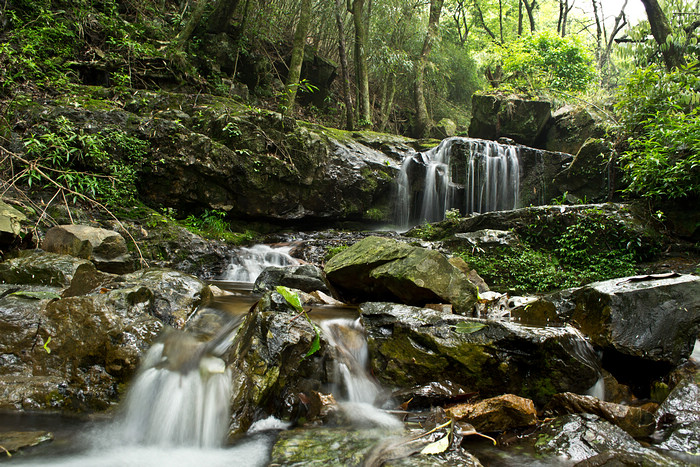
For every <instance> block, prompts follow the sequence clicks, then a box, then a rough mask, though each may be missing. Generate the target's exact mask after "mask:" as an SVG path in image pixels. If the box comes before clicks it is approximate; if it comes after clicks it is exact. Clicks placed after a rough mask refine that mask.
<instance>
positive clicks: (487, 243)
mask: <svg viewBox="0 0 700 467" xmlns="http://www.w3.org/2000/svg"><path fill="white" fill-rule="evenodd" d="M518 244H520V238H518V236H517V235H516V234H515V233H513V232H512V231H510V230H495V229H482V230H477V231H474V232H465V233H456V234H455V235H454V236H453V237H451V238H449V239H448V242H447V245H448V246H449V247H451V248H453V247H455V246H461V247H471V248H481V249H484V250H490V249H494V248H498V247H502V246H506V247H512V246H515V245H518Z"/></svg>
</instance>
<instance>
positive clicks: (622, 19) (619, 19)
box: [600, 0, 628, 71]
mask: <svg viewBox="0 0 700 467" xmlns="http://www.w3.org/2000/svg"><path fill="white" fill-rule="evenodd" d="M627 1H628V0H625V3H623V5H622V8H620V14H618V15H617V16H616V17H615V25H614V26H613V29H612V32H611V33H610V36H609V37H607V38H606V44H605V50H604V51H603V55H602V56H601V57H600V70H601V71H603V70H604V69H605V68H606V67H607V65H608V61H609V60H610V53H611V52H612V45H613V41H614V40H615V36H617V34H618V33H619V32H620V31H622V29H623V28H624V27H625V25H626V24H627V17H626V16H625V7H626V6H627Z"/></svg>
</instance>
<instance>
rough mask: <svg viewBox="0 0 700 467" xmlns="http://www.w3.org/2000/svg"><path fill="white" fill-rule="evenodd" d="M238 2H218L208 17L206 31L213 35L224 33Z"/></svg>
mask: <svg viewBox="0 0 700 467" xmlns="http://www.w3.org/2000/svg"><path fill="white" fill-rule="evenodd" d="M238 3H239V0H218V1H217V2H216V5H215V6H214V11H213V12H212V14H211V16H210V17H209V24H207V30H208V31H209V32H213V33H219V32H226V29H228V24H229V21H231V17H232V16H233V14H234V13H235V12H236V8H238Z"/></svg>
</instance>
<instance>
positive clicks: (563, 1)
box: [557, 0, 576, 37]
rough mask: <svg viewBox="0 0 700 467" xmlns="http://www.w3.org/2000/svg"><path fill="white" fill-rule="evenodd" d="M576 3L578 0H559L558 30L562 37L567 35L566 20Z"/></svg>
mask: <svg viewBox="0 0 700 467" xmlns="http://www.w3.org/2000/svg"><path fill="white" fill-rule="evenodd" d="M574 3H576V0H571V4H569V0H559V18H558V19H557V32H558V33H559V34H560V35H561V37H566V22H567V19H568V17H569V13H570V12H571V10H572V9H573V8H574Z"/></svg>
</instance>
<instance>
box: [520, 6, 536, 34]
mask: <svg viewBox="0 0 700 467" xmlns="http://www.w3.org/2000/svg"><path fill="white" fill-rule="evenodd" d="M522 4H523V5H525V11H526V12H527V19H528V20H529V21H530V32H533V33H534V32H535V8H536V7H537V0H532V3H527V0H522Z"/></svg>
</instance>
